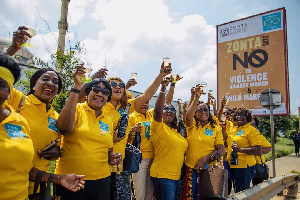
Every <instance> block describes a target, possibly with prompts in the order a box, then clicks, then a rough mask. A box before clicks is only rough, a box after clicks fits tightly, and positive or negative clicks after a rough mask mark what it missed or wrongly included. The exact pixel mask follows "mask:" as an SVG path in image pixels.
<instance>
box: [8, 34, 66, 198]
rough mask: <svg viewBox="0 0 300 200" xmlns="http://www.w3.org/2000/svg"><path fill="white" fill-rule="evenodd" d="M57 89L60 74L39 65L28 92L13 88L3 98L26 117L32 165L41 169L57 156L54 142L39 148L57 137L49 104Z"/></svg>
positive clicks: (51, 108) (55, 118)
mask: <svg viewBox="0 0 300 200" xmlns="http://www.w3.org/2000/svg"><path fill="white" fill-rule="evenodd" d="M24 32H25V31H24ZM16 40H17V38H16V37H14V39H13V43H17V42H16ZM61 89H62V80H61V77H60V75H59V74H58V73H57V72H55V71H54V70H53V69H46V68H43V69H39V70H37V71H36V72H35V73H34V74H33V75H32V76H31V78H30V92H29V93H28V95H27V96H24V94H23V93H22V92H21V91H18V90H16V89H13V91H12V92H11V96H10V99H9V100H8V101H7V103H8V104H9V105H10V106H11V107H12V108H14V109H15V110H16V111H17V112H18V113H19V114H20V115H22V116H23V117H25V119H26V120H27V122H28V124H29V127H30V133H29V135H30V137H31V139H32V142H33V147H34V158H33V166H34V167H35V168H37V169H39V170H42V171H47V170H48V167H49V163H50V162H49V161H50V160H56V159H57V158H58V157H59V156H60V151H59V147H58V146H57V145H55V146H54V147H53V148H52V149H49V150H47V151H40V150H42V149H43V148H44V147H46V146H48V145H49V144H51V141H54V140H55V139H56V138H60V135H59V133H58V130H57V128H56V120H57V119H58V116H59V115H58V113H57V112H56V111H55V110H54V109H53V107H52V106H51V102H52V100H53V98H54V97H55V96H56V95H57V94H59V93H60V91H61ZM20 102H22V103H20ZM22 104H23V105H22ZM21 105H22V106H21ZM33 186H34V184H33V183H30V184H29V194H32V193H33Z"/></svg>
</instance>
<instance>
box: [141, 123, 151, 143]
mask: <svg viewBox="0 0 300 200" xmlns="http://www.w3.org/2000/svg"><path fill="white" fill-rule="evenodd" d="M142 123H143V125H144V127H145V138H148V139H149V138H150V124H151V121H150V122H142Z"/></svg>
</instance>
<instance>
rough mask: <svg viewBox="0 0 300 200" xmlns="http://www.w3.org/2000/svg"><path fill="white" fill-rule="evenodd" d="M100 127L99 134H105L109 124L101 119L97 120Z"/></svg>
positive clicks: (107, 131)
mask: <svg viewBox="0 0 300 200" xmlns="http://www.w3.org/2000/svg"><path fill="white" fill-rule="evenodd" d="M99 125H100V129H101V134H102V135H105V134H106V133H109V125H108V124H105V123H103V122H102V121H99Z"/></svg>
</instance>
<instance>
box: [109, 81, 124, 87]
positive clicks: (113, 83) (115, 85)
mask: <svg viewBox="0 0 300 200" xmlns="http://www.w3.org/2000/svg"><path fill="white" fill-rule="evenodd" d="M110 85H111V87H113V88H116V87H117V86H119V87H120V88H125V83H123V82H122V83H119V84H117V83H116V82H114V81H112V82H110Z"/></svg>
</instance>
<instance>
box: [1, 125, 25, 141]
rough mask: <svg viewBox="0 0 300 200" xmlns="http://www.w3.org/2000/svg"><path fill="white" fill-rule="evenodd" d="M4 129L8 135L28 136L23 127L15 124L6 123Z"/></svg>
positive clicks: (12, 136)
mask: <svg viewBox="0 0 300 200" xmlns="http://www.w3.org/2000/svg"><path fill="white" fill-rule="evenodd" d="M4 129H5V131H6V133H7V135H8V136H9V137H11V138H15V137H26V135H25V134H24V133H23V132H22V127H21V126H18V125H14V124H9V123H6V124H5V126H4Z"/></svg>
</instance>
